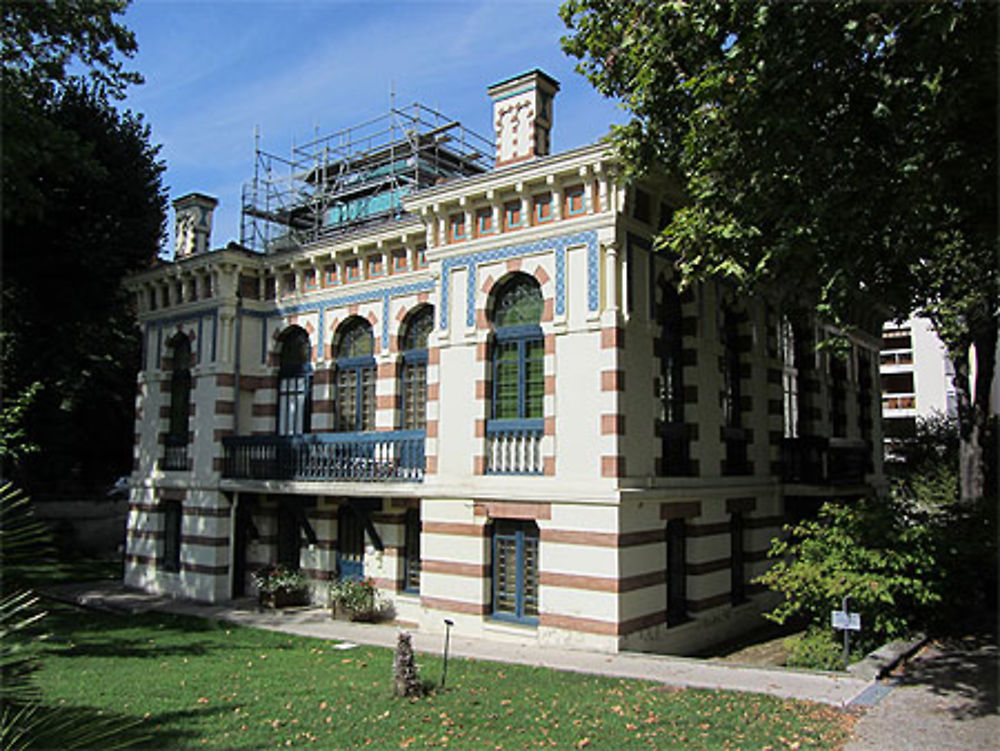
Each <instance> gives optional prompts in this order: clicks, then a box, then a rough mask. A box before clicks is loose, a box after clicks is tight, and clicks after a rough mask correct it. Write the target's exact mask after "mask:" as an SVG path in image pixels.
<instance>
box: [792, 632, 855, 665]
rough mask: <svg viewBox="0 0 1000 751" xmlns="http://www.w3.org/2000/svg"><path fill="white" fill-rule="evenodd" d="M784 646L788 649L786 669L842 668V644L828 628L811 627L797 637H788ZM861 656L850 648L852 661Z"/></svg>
mask: <svg viewBox="0 0 1000 751" xmlns="http://www.w3.org/2000/svg"><path fill="white" fill-rule="evenodd" d="M785 645H786V646H787V647H788V648H789V653H788V659H787V660H786V661H785V664H786V665H787V666H788V667H792V668H808V669H809V670H840V669H842V668H843V667H844V647H843V643H838V642H837V640H836V637H835V636H834V635H833V631H832V630H831V629H829V628H819V627H818V626H813V627H811V628H809V629H807V630H806V631H805V632H804V633H802V634H800V635H798V636H791V637H789V638H788V639H787V640H786V641H785ZM862 654H863V653H862V652H857V651H855V650H854V649H853V647H852V649H851V657H852V659H856V658H858V657H860V656H861V655H862Z"/></svg>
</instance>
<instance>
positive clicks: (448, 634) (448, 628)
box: [441, 618, 455, 688]
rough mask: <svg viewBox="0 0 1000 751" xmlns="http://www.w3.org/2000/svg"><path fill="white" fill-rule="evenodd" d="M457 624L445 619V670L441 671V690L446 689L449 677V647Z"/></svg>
mask: <svg viewBox="0 0 1000 751" xmlns="http://www.w3.org/2000/svg"><path fill="white" fill-rule="evenodd" d="M454 625H455V622H454V621H452V620H450V619H448V618H445V619H444V668H443V669H442V670H441V688H444V681H445V679H446V678H447V677H448V645H449V643H450V642H451V627H452V626H454Z"/></svg>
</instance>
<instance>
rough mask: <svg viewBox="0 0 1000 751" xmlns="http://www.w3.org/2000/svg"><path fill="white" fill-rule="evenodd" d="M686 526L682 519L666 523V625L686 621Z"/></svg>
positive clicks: (674, 624)
mask: <svg viewBox="0 0 1000 751" xmlns="http://www.w3.org/2000/svg"><path fill="white" fill-rule="evenodd" d="M687 617H688V616H687V526H686V524H685V522H684V520H683V519H671V520H670V521H668V522H667V625H668V626H676V625H677V624H678V623H683V622H684V621H686V620H687Z"/></svg>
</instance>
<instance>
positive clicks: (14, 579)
mask: <svg viewBox="0 0 1000 751" xmlns="http://www.w3.org/2000/svg"><path fill="white" fill-rule="evenodd" d="M3 574H4V577H5V578H6V579H7V580H8V582H10V583H11V584H12V585H15V584H16V585H17V586H18V587H28V588H31V589H39V588H44V587H47V586H52V585H55V584H73V583H76V582H90V581H100V580H105V579H116V580H118V581H121V580H122V577H123V576H124V568H123V566H122V561H121V559H120V558H119V559H116V560H109V559H104V558H73V559H66V560H43V561H32V562H31V564H30V565H26V566H7V567H5V568H4V571H3Z"/></svg>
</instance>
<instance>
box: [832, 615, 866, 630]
mask: <svg viewBox="0 0 1000 751" xmlns="http://www.w3.org/2000/svg"><path fill="white" fill-rule="evenodd" d="M830 615H831V618H830V621H831V625H832V626H833V627H834V628H835V629H838V630H840V631H860V630H861V613H848V612H847V611H846V610H834V611H833V613H831V614H830Z"/></svg>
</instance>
